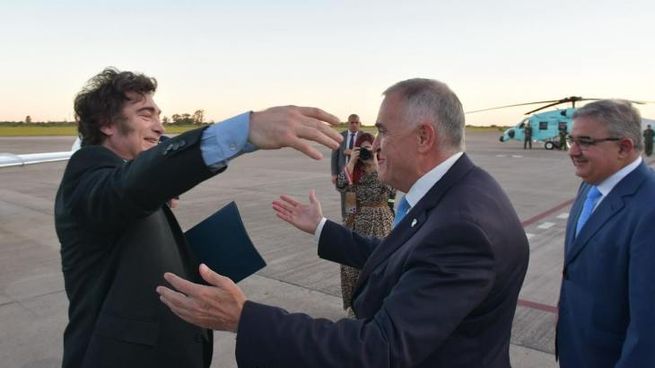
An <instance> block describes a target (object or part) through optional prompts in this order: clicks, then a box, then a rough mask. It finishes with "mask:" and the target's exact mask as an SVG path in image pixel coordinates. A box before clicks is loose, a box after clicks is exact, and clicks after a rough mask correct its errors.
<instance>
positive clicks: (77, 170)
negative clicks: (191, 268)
mask: <svg viewBox="0 0 655 368" xmlns="http://www.w3.org/2000/svg"><path fill="white" fill-rule="evenodd" d="M201 134H202V129H197V130H194V131H191V132H188V133H185V134H181V135H179V136H177V137H175V138H172V139H169V140H167V141H166V142H165V143H163V144H160V145H158V146H156V147H153V148H151V149H149V150H146V151H144V152H142V153H141V154H140V155H139V156H137V158H135V159H134V160H132V161H127V162H124V163H123V162H122V160H120V159H119V158H118V157H117V156H115V155H114V154H113V153H112V152H111V151H109V150H108V149H106V148H104V147H100V146H91V147H85V148H83V149H81V150H80V151H78V152H77V153H76V154H75V155H74V156H73V157H72V158H71V162H70V163H69V167H68V168H67V172H66V174H65V178H64V180H65V183H66V184H65V185H63V187H62V200H63V201H64V202H65V206H64V207H65V208H70V209H71V213H72V215H73V216H75V217H77V218H79V219H80V220H81V221H83V222H84V223H86V224H87V225H91V226H93V225H99V226H100V227H102V228H107V226H111V225H112V224H115V225H120V224H124V223H127V222H129V221H130V220H131V219H134V218H142V217H145V216H147V215H149V214H150V213H152V212H154V211H156V210H157V209H159V208H160V207H161V206H162V205H163V204H164V203H165V202H166V201H167V200H169V199H171V198H173V197H174V196H177V195H180V194H181V193H183V192H185V191H187V190H189V189H191V188H192V187H193V186H195V185H196V184H198V183H199V182H201V181H203V180H206V179H207V178H210V177H211V176H213V175H215V174H216V173H217V172H212V171H210V170H209V169H208V168H207V166H206V165H205V163H204V161H203V159H202V156H201V151H200V148H199V145H200V144H199V143H200V136H201Z"/></svg>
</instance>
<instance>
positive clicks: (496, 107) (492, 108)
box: [465, 100, 557, 114]
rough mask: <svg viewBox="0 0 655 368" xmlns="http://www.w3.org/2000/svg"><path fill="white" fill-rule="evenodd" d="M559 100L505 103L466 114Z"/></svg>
mask: <svg viewBox="0 0 655 368" xmlns="http://www.w3.org/2000/svg"><path fill="white" fill-rule="evenodd" d="M555 101H557V100H548V101H535V102H525V103H520V104H514V105H505V106H495V107H489V108H486V109H480V110H473V111H466V112H465V114H473V113H476V112H482V111H490V110H498V109H506V108H508V107H516V106H526V105H537V104H543V103H552V102H555Z"/></svg>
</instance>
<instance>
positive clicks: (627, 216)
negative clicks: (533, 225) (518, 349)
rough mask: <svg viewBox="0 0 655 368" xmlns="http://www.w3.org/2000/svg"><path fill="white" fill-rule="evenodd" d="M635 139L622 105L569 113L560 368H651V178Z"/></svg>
mask: <svg viewBox="0 0 655 368" xmlns="http://www.w3.org/2000/svg"><path fill="white" fill-rule="evenodd" d="M641 133H642V132H641V117H640V116H639V112H638V111H637V109H635V108H634V107H633V106H632V105H631V104H630V103H629V102H628V101H622V100H601V101H597V102H593V103H590V104H587V105H585V106H583V107H582V108H580V109H578V110H577V111H576V112H575V114H574V115H573V129H572V131H571V136H570V138H569V140H570V143H571V147H570V149H569V156H570V157H571V161H572V162H573V166H574V168H575V174H576V175H577V176H579V177H580V178H581V179H582V183H581V185H580V189H579V190H578V196H577V198H576V200H575V202H574V203H573V206H572V207H571V212H570V213H571V215H570V216H569V220H568V224H567V227H566V239H565V251H564V270H563V280H562V288H561V291H560V301H559V319H558V323H557V338H556V344H557V353H558V355H559V361H560V366H561V367H562V368H605V367H607V368H609V367H621V368H628V367H630V368H631V367H655V349H653V348H654V347H655V313H653V311H655V282H654V280H655V267H653V265H654V264H655V246H654V245H655V240H654V239H655V226H654V225H655V206H653V203H655V174H654V173H653V171H652V170H651V169H650V168H649V167H648V166H646V164H645V163H644V162H643V159H642V157H641V150H642V149H643V144H642V139H641V138H642V135H641Z"/></svg>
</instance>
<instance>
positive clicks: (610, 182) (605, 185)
mask: <svg viewBox="0 0 655 368" xmlns="http://www.w3.org/2000/svg"><path fill="white" fill-rule="evenodd" d="M642 161H643V159H642V158H641V156H639V157H637V159H636V160H634V161H632V163H630V164H628V165H626V166H625V167H623V168H622V169H621V170H619V171H617V172H615V173H614V174H612V175H611V176H610V177H609V178H607V179H605V180H603V182H602V183H600V184H598V185H597V187H598V191H600V193H601V194H602V195H603V197H605V196H607V195H608V194H610V192H611V191H612V189H614V187H615V186H616V184H618V183H619V182H620V181H621V180H622V179H623V178H625V177H626V176H628V174H630V173H631V172H632V171H633V170H634V169H636V168H637V167H638V166H639V165H641V162H642Z"/></svg>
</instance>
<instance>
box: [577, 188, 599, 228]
mask: <svg viewBox="0 0 655 368" xmlns="http://www.w3.org/2000/svg"><path fill="white" fill-rule="evenodd" d="M600 196H601V193H600V191H599V190H598V188H597V187H596V186H595V185H594V186H592V187H591V188H589V191H588V192H587V198H586V199H585V201H584V204H583V205H582V212H580V216H579V217H578V224H577V225H576V227H575V236H576V237H577V236H578V234H579V233H580V230H581V229H582V227H583V226H584V224H585V223H586V222H587V220H589V217H591V213H592V212H593V211H594V207H595V206H596V203H598V199H600Z"/></svg>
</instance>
